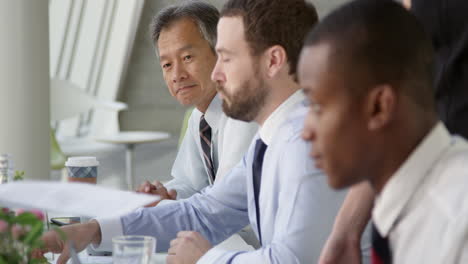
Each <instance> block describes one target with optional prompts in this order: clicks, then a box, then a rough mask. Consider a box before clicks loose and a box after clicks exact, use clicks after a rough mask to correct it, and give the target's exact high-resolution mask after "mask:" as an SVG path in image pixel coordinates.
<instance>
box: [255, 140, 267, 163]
mask: <svg viewBox="0 0 468 264" xmlns="http://www.w3.org/2000/svg"><path fill="white" fill-rule="evenodd" d="M266 148H267V145H266V144H265V143H264V142H263V140H262V139H261V138H259V139H257V142H256V143H255V153H254V155H255V159H259V158H260V159H262V160H263V155H264V154H265V150H266Z"/></svg>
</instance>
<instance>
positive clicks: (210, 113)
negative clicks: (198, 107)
mask: <svg viewBox="0 0 468 264" xmlns="http://www.w3.org/2000/svg"><path fill="white" fill-rule="evenodd" d="M221 103H222V101H221V99H220V98H219V96H218V95H215V97H213V100H211V103H210V105H209V106H208V108H207V109H206V111H205V120H206V122H207V123H208V125H209V126H210V127H211V131H212V133H213V134H214V133H215V132H216V131H218V129H219V123H220V120H221V117H222V115H223V109H222V106H221ZM202 114H203V113H202Z"/></svg>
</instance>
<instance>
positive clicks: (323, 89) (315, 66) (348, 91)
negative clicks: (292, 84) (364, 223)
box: [299, 43, 437, 193]
mask: <svg viewBox="0 0 468 264" xmlns="http://www.w3.org/2000/svg"><path fill="white" fill-rule="evenodd" d="M332 54H333V52H332V49H331V48H330V45H328V44H327V43H322V44H318V45H315V46H310V47H306V48H304V50H303V52H302V56H301V60H300V63H299V82H300V84H301V86H302V87H303V90H304V93H305V94H306V95H307V98H308V100H309V102H310V104H311V107H310V109H311V110H310V111H309V113H308V115H307V118H306V123H305V127H304V132H303V138H304V139H305V140H307V141H311V142H313V145H314V149H313V153H311V156H312V157H313V158H314V159H316V162H317V167H320V168H322V169H323V170H324V171H325V172H326V174H327V176H328V181H329V184H330V185H331V186H332V187H334V188H345V187H349V186H351V185H353V184H356V183H359V182H361V181H364V180H367V181H369V182H370V183H371V185H372V187H373V188H374V190H375V191H376V193H379V192H380V191H381V190H382V188H383V186H384V185H385V183H386V182H387V181H388V179H389V178H390V177H391V175H393V174H394V173H395V171H396V170H397V169H398V168H399V167H400V166H401V164H403V162H404V161H405V160H406V159H407V158H408V156H409V154H410V153H411V152H412V151H413V150H414V149H415V148H416V146H417V145H418V144H419V143H420V142H421V140H422V139H423V138H424V136H425V135H426V134H427V133H428V132H429V131H430V129H431V128H432V127H433V126H434V125H435V124H436V120H437V119H436V115H435V113H432V112H431V113H428V112H426V111H423V110H422V109H420V108H419V107H418V106H417V105H416V104H415V103H413V102H412V100H411V99H409V98H408V97H407V96H405V95H404V94H402V93H401V92H399V90H401V89H397V88H396V87H392V86H391V85H389V84H378V85H370V80H369V78H367V77H366V74H365V72H364V71H361V72H359V71H358V70H357V69H355V68H353V67H350V66H346V65H343V63H341V64H338V63H337V62H335V61H334V59H333V56H331V55H332ZM312 62H313V63H312ZM353 87H360V88H359V89H361V92H360V93H359V95H357V93H356V90H357V89H358V88H353ZM362 89H364V90H362ZM344 132H346V133H344ZM396 138H397V139H398V140H395V139H396ZM383 149H385V151H382V150H383Z"/></svg>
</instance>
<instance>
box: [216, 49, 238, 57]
mask: <svg viewBox="0 0 468 264" xmlns="http://www.w3.org/2000/svg"><path fill="white" fill-rule="evenodd" d="M216 53H225V54H228V55H232V54H234V52H233V51H231V50H227V49H226V48H216Z"/></svg>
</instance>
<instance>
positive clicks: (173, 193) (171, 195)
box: [167, 190, 177, 200]
mask: <svg viewBox="0 0 468 264" xmlns="http://www.w3.org/2000/svg"><path fill="white" fill-rule="evenodd" d="M167 194H168V195H169V199H171V200H176V199H177V191H176V190H169V192H168V193H167Z"/></svg>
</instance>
